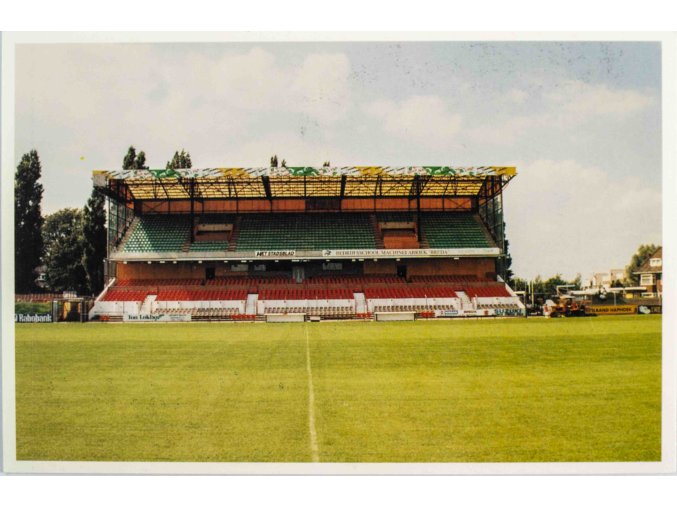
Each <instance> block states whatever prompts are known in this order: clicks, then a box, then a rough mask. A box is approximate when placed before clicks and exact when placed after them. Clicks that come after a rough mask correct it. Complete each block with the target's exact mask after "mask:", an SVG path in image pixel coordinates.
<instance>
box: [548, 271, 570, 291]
mask: <svg viewBox="0 0 677 507" xmlns="http://www.w3.org/2000/svg"><path fill="white" fill-rule="evenodd" d="M558 285H570V283H569V282H567V281H566V280H565V279H564V278H562V275H561V274H559V273H557V274H556V275H555V276H551V277H550V278H548V279H547V280H546V281H545V282H543V292H544V293H545V294H546V295H553V294H557V286H558Z"/></svg>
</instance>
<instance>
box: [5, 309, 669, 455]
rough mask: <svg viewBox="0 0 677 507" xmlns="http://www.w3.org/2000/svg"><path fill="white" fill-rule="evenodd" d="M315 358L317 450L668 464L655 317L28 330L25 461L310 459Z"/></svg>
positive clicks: (22, 410) (21, 441) (21, 387)
mask: <svg viewBox="0 0 677 507" xmlns="http://www.w3.org/2000/svg"><path fill="white" fill-rule="evenodd" d="M307 347H308V350H307V349H306V348H307ZM307 355H308V356H309V357H310V366H311V368H310V369H311V372H312V384H313V387H314V403H313V404H312V411H313V413H314V426H315V433H316V436H317V451H318V452H317V454H318V457H319V460H320V461H327V462H515V461H531V462H538V461H658V460H660V436H661V427H660V425H661V412H660V411H661V364H660V357H661V319H660V317H656V316H631V317H599V318H581V319H556V320H544V319H528V320H523V319H513V320H507V319H506V320H495V321H430V322H422V321H419V322H413V323H373V322H339V323H320V324H310V323H307V324H108V325H106V324H84V325H82V324H74V325H65V324H63V325H62V324H22V325H17V326H16V381H17V393H16V403H17V459H19V460H97V461H223V462H228V461H252V462H302V461H311V458H312V449H311V437H310V431H309V411H310V410H311V406H310V404H309V385H310V383H309V375H308V371H307V366H308V365H307Z"/></svg>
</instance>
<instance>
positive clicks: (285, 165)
mask: <svg viewBox="0 0 677 507" xmlns="http://www.w3.org/2000/svg"><path fill="white" fill-rule="evenodd" d="M280 166H282V167H287V161H286V160H285V159H282V163H281V164H280Z"/></svg>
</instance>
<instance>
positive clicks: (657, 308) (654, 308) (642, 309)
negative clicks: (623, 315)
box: [637, 305, 663, 315]
mask: <svg viewBox="0 0 677 507" xmlns="http://www.w3.org/2000/svg"><path fill="white" fill-rule="evenodd" d="M637 313H639V314H642V315H649V314H651V313H654V314H662V313H663V307H662V306H661V305H639V306H638V307H637Z"/></svg>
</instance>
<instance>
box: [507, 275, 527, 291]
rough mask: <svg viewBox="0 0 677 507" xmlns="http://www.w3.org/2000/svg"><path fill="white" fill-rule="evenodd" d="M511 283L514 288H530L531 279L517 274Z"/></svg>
mask: <svg viewBox="0 0 677 507" xmlns="http://www.w3.org/2000/svg"><path fill="white" fill-rule="evenodd" d="M509 285H510V287H512V290H528V286H529V281H528V280H525V279H524V278H519V277H517V276H515V277H513V278H512V280H510V283H509Z"/></svg>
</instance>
